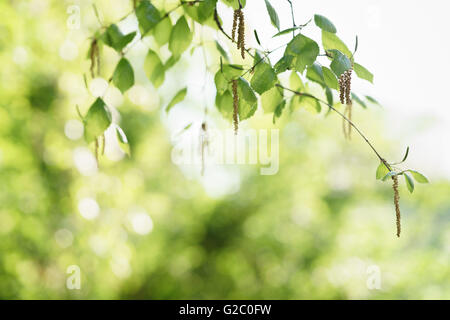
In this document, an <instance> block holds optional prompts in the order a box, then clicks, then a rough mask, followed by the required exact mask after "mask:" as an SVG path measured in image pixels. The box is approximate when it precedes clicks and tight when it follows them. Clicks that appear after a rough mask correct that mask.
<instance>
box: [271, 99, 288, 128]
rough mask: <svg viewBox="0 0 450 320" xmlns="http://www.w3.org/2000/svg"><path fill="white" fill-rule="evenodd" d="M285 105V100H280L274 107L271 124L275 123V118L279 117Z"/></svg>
mask: <svg viewBox="0 0 450 320" xmlns="http://www.w3.org/2000/svg"><path fill="white" fill-rule="evenodd" d="M285 106H286V100H283V101H281V102H280V104H279V105H278V106H277V108H276V109H275V111H274V113H273V120H272V121H273V124H275V122H276V121H277V119H278V118H280V117H281V114H282V113H283V110H284V108H285Z"/></svg>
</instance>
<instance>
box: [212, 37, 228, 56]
mask: <svg viewBox="0 0 450 320" xmlns="http://www.w3.org/2000/svg"><path fill="white" fill-rule="evenodd" d="M215 42H216V48H217V51H219V53H220V54H221V55H222V57H224V58H225V60H227V61H230V57H229V56H228V53H227V51H226V50H225V49H224V48H223V47H222V46H221V45H220V43H219V41H217V40H216V41H215Z"/></svg>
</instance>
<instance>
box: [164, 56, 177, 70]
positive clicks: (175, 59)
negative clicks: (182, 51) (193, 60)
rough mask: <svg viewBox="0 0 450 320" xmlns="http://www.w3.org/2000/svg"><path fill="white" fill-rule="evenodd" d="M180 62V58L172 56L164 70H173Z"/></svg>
mask: <svg viewBox="0 0 450 320" xmlns="http://www.w3.org/2000/svg"><path fill="white" fill-rule="evenodd" d="M179 60H180V57H179V56H178V57H175V56H170V58H169V59H167V61H166V63H165V64H164V69H165V70H166V71H167V70H169V69H170V68H172V67H173V66H174V65H175V64H176V63H177V62H178V61H179Z"/></svg>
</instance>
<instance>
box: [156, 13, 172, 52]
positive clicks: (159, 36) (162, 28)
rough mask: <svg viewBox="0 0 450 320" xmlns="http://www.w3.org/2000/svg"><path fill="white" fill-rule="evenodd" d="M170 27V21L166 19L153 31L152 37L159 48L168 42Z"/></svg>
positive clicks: (168, 18)
mask: <svg viewBox="0 0 450 320" xmlns="http://www.w3.org/2000/svg"><path fill="white" fill-rule="evenodd" d="M172 27H173V26H172V21H170V17H166V18H164V19H162V20H161V21H160V22H159V23H158V24H157V25H156V26H155V28H154V29H153V32H152V34H153V37H154V38H155V41H156V43H157V44H158V45H159V46H160V47H161V46H163V45H165V44H166V43H167V42H169V39H170V33H171V31H172Z"/></svg>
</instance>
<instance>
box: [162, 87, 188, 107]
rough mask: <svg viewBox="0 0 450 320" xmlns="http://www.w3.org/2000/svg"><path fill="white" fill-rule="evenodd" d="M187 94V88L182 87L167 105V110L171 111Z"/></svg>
mask: <svg viewBox="0 0 450 320" xmlns="http://www.w3.org/2000/svg"><path fill="white" fill-rule="evenodd" d="M186 94H187V88H184V89H181V90H180V91H178V92H177V94H176V95H175V96H174V97H173V98H172V100H171V101H170V102H169V104H168V105H167V107H166V112H169V111H170V110H171V109H172V108H173V107H174V106H175V105H176V104H178V103H180V102H181V101H183V100H184V98H185V97H186Z"/></svg>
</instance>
